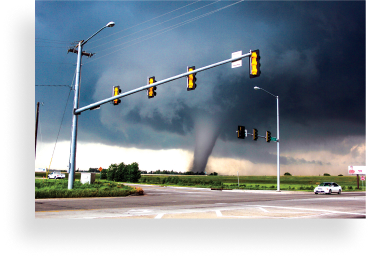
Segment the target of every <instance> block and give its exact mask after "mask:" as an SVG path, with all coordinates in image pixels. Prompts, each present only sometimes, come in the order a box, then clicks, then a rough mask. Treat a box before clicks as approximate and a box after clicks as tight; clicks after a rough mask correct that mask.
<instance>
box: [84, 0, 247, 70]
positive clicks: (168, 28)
mask: <svg viewBox="0 0 371 259" xmlns="http://www.w3.org/2000/svg"><path fill="white" fill-rule="evenodd" d="M243 1H244V0H240V1H238V2H236V3H233V4H230V5H227V6H224V7H222V8H219V9H217V10H214V11H211V12H208V13H205V14H203V15H199V16H197V17H195V18H191V19H188V20H186V21H184V22H181V23H178V24H175V25H172V26H169V27H167V28H164V29H162V30H159V31H156V32H153V33H150V34H147V35H144V36H142V37H139V38H136V39H134V40H131V41H128V42H124V43H121V44H119V45H116V46H113V47H117V46H120V45H123V44H127V43H129V42H132V41H135V40H138V39H141V38H144V37H146V36H149V35H152V34H155V35H153V36H151V37H148V38H145V39H143V40H140V41H138V42H135V43H133V44H131V45H128V46H125V47H123V48H120V49H117V50H115V51H112V52H110V53H107V54H105V55H103V56H100V57H97V58H95V59H93V60H90V61H88V62H85V63H84V64H88V63H91V62H93V61H95V60H97V59H100V58H103V57H105V56H108V55H111V54H113V53H115V52H117V51H120V50H122V49H124V48H127V47H130V46H133V45H135V44H138V43H140V42H143V41H145V40H148V39H151V38H153V37H156V36H159V35H161V34H163V33H165V32H168V31H171V30H174V29H176V28H178V27H181V26H183V25H186V24H188V23H191V22H194V21H197V20H199V19H201V18H204V17H206V16H209V15H211V14H214V13H216V12H219V11H221V10H223V9H226V8H229V7H231V6H233V5H236V4H239V3H241V2H243ZM161 31H162V32H161ZM158 32H161V33H158ZM113 47H110V48H113ZM110 48H107V49H110ZM107 49H105V50H107ZM103 51H104V50H103Z"/></svg>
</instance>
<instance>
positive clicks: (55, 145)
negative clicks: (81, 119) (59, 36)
mask: <svg viewBox="0 0 371 259" xmlns="http://www.w3.org/2000/svg"><path fill="white" fill-rule="evenodd" d="M75 76H76V70H75V74H74V76H73V79H72V82H71V88H70V91H69V93H68V97H67V101H66V106H65V107H64V112H63V116H62V120H61V124H60V126H59V130H58V134H57V139H56V141H55V144H54V149H53V153H52V157H51V159H50V164H49V169H48V171H49V170H50V166H51V164H52V161H53V157H54V151H55V148H56V147H57V143H58V138H59V134H60V132H61V128H62V124H63V119H64V115H65V114H66V109H67V105H68V101H69V99H70V95H71V91H72V90H73V88H72V86H73V81H74V80H75Z"/></svg>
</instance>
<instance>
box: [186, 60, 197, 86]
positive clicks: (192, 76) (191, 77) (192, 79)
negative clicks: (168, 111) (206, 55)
mask: <svg viewBox="0 0 371 259" xmlns="http://www.w3.org/2000/svg"><path fill="white" fill-rule="evenodd" d="M193 70H195V66H193V67H187V72H191V71H193ZM196 74H197V73H194V74H190V75H188V76H187V91H191V90H195V89H196V87H197V85H196V81H197V78H196Z"/></svg>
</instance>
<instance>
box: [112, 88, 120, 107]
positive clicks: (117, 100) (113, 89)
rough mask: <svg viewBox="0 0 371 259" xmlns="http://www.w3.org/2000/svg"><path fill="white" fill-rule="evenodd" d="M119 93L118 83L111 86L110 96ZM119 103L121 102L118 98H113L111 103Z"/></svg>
mask: <svg viewBox="0 0 371 259" xmlns="http://www.w3.org/2000/svg"><path fill="white" fill-rule="evenodd" d="M120 93H121V89H120V86H119V85H117V86H113V87H112V96H116V95H119V94H120ZM119 103H121V100H120V99H115V100H113V105H118V104H119Z"/></svg>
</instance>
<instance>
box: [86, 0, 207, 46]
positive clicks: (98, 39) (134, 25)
mask: <svg viewBox="0 0 371 259" xmlns="http://www.w3.org/2000/svg"><path fill="white" fill-rule="evenodd" d="M200 1H202V0H198V1H195V2H193V3H190V4H187V5H185V6H182V7H180V8H177V9H175V10H172V11H170V12H167V13H164V14H161V15H159V16H156V17H154V18H152V19H149V20H147V21H144V22H141V23H138V24H136V25H133V26H131V27H128V28H125V29H123V30H121V31H118V32H115V33H112V34H110V35H107V36H105V37H101V38H99V39H96V40H93V41H91V42H90V43H92V42H96V41H100V40H103V39H105V38H108V37H111V36H112V35H115V34H117V33H120V32H123V31H126V30H129V29H132V28H134V27H137V26H139V25H142V24H145V23H147V22H150V21H153V20H155V19H157V18H160V17H162V16H165V15H167V14H170V13H173V12H175V11H178V10H181V9H183V8H185V7H187V6H190V5H193V4H195V3H198V2H200Z"/></svg>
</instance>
